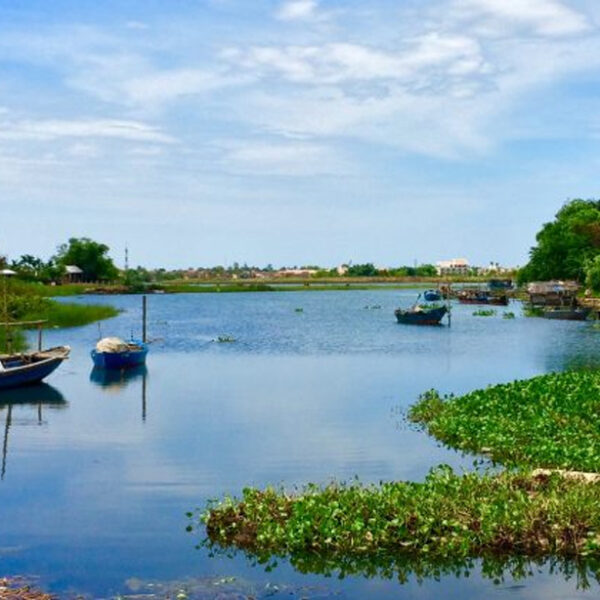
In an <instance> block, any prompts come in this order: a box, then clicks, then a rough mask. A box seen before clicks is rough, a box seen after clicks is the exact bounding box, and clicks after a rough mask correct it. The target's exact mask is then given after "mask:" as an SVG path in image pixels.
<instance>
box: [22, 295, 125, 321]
mask: <svg viewBox="0 0 600 600" xmlns="http://www.w3.org/2000/svg"><path fill="white" fill-rule="evenodd" d="M118 314H119V310H117V309H116V308H114V307H113V306H107V305H94V304H67V303H65V302H54V301H52V300H46V302H45V303H44V304H43V305H42V306H41V307H40V308H39V309H38V310H35V311H31V312H28V313H25V314H24V315H23V317H22V318H23V320H24V321H29V320H31V321H33V320H45V321H48V323H47V324H46V326H47V327H79V326H81V325H88V324H89V323H94V322H95V321H100V320H102V319H110V318H111V317H116V316H117V315H118Z"/></svg>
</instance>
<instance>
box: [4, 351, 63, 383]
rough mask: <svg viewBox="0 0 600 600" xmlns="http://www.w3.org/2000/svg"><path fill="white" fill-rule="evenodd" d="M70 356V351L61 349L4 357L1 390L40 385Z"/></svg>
mask: <svg viewBox="0 0 600 600" xmlns="http://www.w3.org/2000/svg"><path fill="white" fill-rule="evenodd" d="M68 356H69V349H68V348H67V347H61V348H56V349H52V350H46V351H44V352H39V353H31V354H23V355H13V356H9V357H3V358H2V363H3V364H4V368H3V369H2V370H0V390H3V389H10V388H15V387H21V386H26V385H33V384H36V383H39V382H40V381H42V379H45V378H46V377H48V375H50V374H51V373H52V372H53V371H54V370H55V369H56V368H57V367H58V366H59V365H60V364H61V363H62V361H63V360H65V359H66V358H68ZM38 357H41V358H38Z"/></svg>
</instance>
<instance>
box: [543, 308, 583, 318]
mask: <svg viewBox="0 0 600 600" xmlns="http://www.w3.org/2000/svg"><path fill="white" fill-rule="evenodd" d="M591 312H592V309H591V308H587V307H583V306H576V307H566V306H565V307H556V308H546V309H544V312H543V316H544V318H546V319H560V320H563V321H585V320H586V319H587V318H588V316H589V314H590V313H591Z"/></svg>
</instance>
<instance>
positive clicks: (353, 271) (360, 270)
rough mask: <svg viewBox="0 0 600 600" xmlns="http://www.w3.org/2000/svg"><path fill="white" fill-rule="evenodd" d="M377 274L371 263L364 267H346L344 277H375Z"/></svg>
mask: <svg viewBox="0 0 600 600" xmlns="http://www.w3.org/2000/svg"><path fill="white" fill-rule="evenodd" d="M378 274H379V272H378V271H377V269H376V268H375V266H374V265H373V263H365V264H364V265H351V266H349V267H348V271H347V272H346V275H348V277H376V276H377V275H378Z"/></svg>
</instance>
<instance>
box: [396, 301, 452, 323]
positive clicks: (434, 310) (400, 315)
mask: <svg viewBox="0 0 600 600" xmlns="http://www.w3.org/2000/svg"><path fill="white" fill-rule="evenodd" d="M447 312H448V308H447V307H446V306H445V305H442V306H433V307H428V306H427V305H425V306H423V305H419V304H417V305H415V306H412V307H411V308H407V309H401V308H398V309H396V310H395V311H394V314H395V315H396V319H397V320H398V323H403V324H405V325H439V324H440V321H441V320H442V317H443V316H444V315H445V314H446V313H447Z"/></svg>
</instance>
